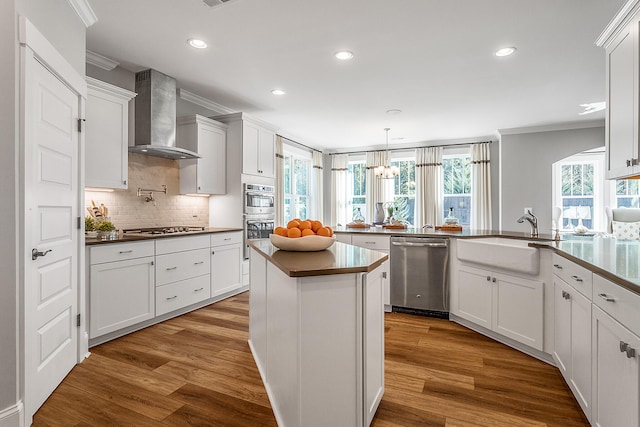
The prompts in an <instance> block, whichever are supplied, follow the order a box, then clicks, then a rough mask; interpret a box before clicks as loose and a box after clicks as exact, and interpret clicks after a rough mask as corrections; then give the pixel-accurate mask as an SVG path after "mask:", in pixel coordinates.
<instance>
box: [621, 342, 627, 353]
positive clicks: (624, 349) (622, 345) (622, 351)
mask: <svg viewBox="0 0 640 427" xmlns="http://www.w3.org/2000/svg"><path fill="white" fill-rule="evenodd" d="M627 347H629V344H628V343H626V342H624V341H620V353H624V352H625V351H627Z"/></svg>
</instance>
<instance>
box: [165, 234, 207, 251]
mask: <svg viewBox="0 0 640 427" xmlns="http://www.w3.org/2000/svg"><path fill="white" fill-rule="evenodd" d="M204 248H209V236H208V235H207V234H200V235H198V236H185V237H165V238H161V239H157V240H156V255H161V254H170V253H174V252H182V251H191V250H194V249H204Z"/></svg>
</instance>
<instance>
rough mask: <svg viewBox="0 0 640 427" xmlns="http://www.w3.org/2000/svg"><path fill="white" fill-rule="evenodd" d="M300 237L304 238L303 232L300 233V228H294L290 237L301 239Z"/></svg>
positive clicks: (290, 230) (291, 229)
mask: <svg viewBox="0 0 640 427" xmlns="http://www.w3.org/2000/svg"><path fill="white" fill-rule="evenodd" d="M300 236H302V231H300V229H299V228H298V227H293V228H290V229H289V236H288V237H300Z"/></svg>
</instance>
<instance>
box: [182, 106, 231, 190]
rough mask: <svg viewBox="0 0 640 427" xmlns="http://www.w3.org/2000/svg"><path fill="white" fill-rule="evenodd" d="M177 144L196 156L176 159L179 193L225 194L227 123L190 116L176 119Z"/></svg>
mask: <svg viewBox="0 0 640 427" xmlns="http://www.w3.org/2000/svg"><path fill="white" fill-rule="evenodd" d="M177 124H178V127H177V134H176V138H177V144H178V146H179V147H180V148H186V149H187V150H191V151H195V152H196V153H198V154H199V155H200V156H201V158H200V159H189V160H180V193H181V194H225V193H226V181H227V179H226V173H227V166H226V165H227V125H225V124H224V123H220V122H217V121H215V120H211V119H209V118H207V117H203V116H199V115H194V116H189V117H183V118H180V119H178V122H177Z"/></svg>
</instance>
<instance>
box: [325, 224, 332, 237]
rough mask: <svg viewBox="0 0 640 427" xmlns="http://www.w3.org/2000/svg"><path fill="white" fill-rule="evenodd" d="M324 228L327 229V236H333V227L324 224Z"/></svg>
mask: <svg viewBox="0 0 640 427" xmlns="http://www.w3.org/2000/svg"><path fill="white" fill-rule="evenodd" d="M324 228H326V229H327V230H329V237H331V236H333V228H331V227H329V226H328V225H326V226H325V227H324Z"/></svg>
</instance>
